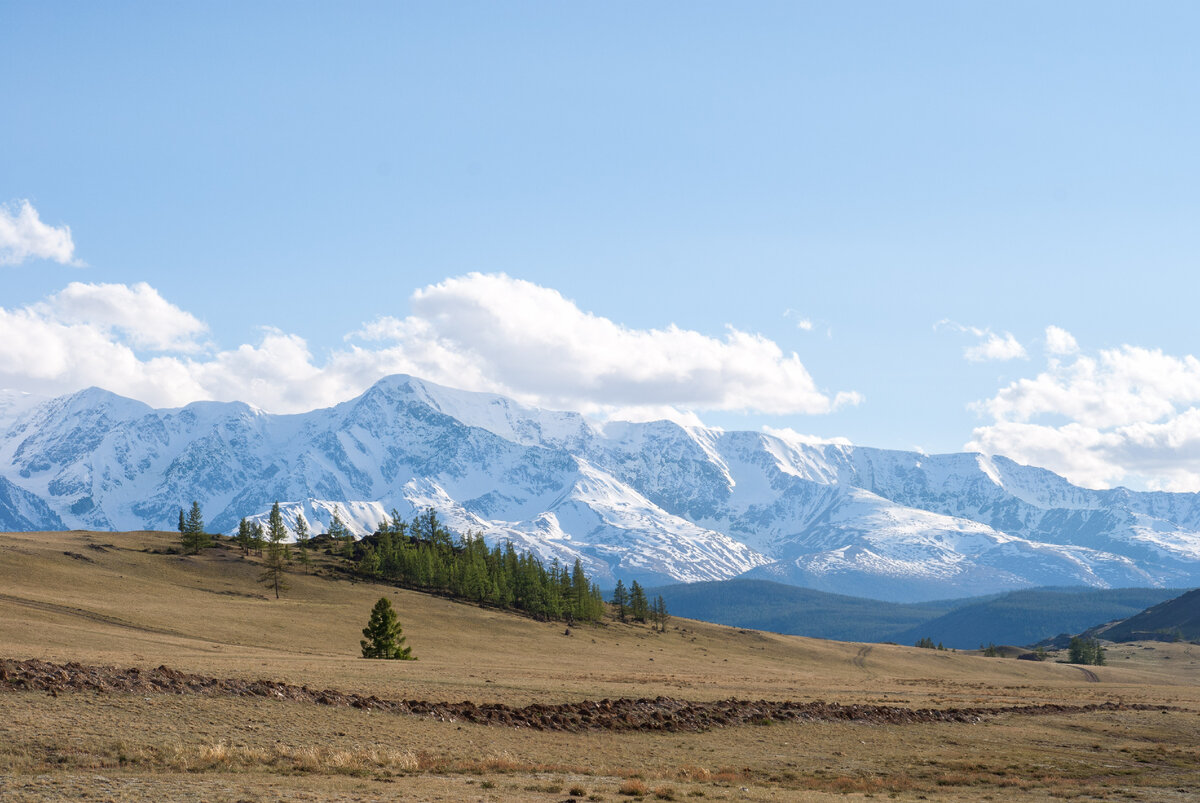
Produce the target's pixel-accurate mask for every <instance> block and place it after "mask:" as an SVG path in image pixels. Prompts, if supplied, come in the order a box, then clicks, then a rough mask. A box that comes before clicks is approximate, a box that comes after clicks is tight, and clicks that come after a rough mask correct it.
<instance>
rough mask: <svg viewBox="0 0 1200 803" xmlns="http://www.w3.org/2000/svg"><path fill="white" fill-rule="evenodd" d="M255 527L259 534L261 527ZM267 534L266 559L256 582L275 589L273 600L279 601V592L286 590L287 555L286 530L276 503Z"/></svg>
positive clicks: (272, 510)
mask: <svg viewBox="0 0 1200 803" xmlns="http://www.w3.org/2000/svg"><path fill="white" fill-rule="evenodd" d="M256 525H257V527H258V531H259V532H260V533H261V532H262V525H261V524H257V522H256ZM269 534H270V539H269V540H268V542H267V558H266V560H265V561H263V570H262V573H261V574H260V575H259V576H258V581H259V582H260V583H263V584H265V585H266V586H267V588H273V589H275V599H279V592H280V591H287V590H288V582H287V577H286V574H287V555H286V552H285V544H284V541H283V539H284V538H286V537H287V528H285V527H284V526H283V516H282V515H281V514H280V512H279V503H278V502H276V503H275V506H274V507H273V508H271V519H270V529H269Z"/></svg>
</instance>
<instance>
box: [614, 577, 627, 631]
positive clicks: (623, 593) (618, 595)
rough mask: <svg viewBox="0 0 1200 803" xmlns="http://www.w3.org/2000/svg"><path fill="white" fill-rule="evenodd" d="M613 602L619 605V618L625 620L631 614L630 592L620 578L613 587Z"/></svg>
mask: <svg viewBox="0 0 1200 803" xmlns="http://www.w3.org/2000/svg"><path fill="white" fill-rule="evenodd" d="M612 604H613V605H616V606H617V618H618V619H620V620H621V621H622V622H624V621H625V617H626V616H627V615H628V614H629V592H628V591H627V590H626V589H625V583H624V582H622V581H620V580H618V581H617V587H616V588H614V589H613V595H612Z"/></svg>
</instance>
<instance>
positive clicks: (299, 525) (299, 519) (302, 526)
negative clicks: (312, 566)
mask: <svg viewBox="0 0 1200 803" xmlns="http://www.w3.org/2000/svg"><path fill="white" fill-rule="evenodd" d="M296 547H297V549H299V551H300V565H301V566H303V567H304V573H305V574H308V565H309V563H310V562H311V561H310V560H309V558H308V521H306V520H305V518H304V514H303V513H297V514H296Z"/></svg>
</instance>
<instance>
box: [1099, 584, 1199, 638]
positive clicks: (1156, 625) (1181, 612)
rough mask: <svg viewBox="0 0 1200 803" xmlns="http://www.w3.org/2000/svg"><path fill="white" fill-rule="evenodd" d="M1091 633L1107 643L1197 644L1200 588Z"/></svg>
mask: <svg viewBox="0 0 1200 803" xmlns="http://www.w3.org/2000/svg"><path fill="white" fill-rule="evenodd" d="M1093 632H1094V633H1095V634H1096V635H1098V636H1100V637H1101V638H1105V639H1108V640H1109V641H1141V640H1150V639H1167V640H1171V641H1173V640H1176V639H1183V640H1186V641H1200V588H1198V589H1195V590H1193V591H1189V592H1187V593H1186V594H1183V595H1182V596H1178V597H1175V598H1174V599H1170V600H1167V601H1166V602H1162V603H1159V604H1158V605H1155V606H1154V607H1152V608H1147V609H1146V610H1144V611H1142V612H1141V613H1138V614H1135V615H1133V616H1130V617H1129V618H1128V619H1124V620H1122V621H1120V622H1117V623H1116V624H1115V625H1112V626H1110V627H1099V628H1096V629H1095V630H1094V631H1093Z"/></svg>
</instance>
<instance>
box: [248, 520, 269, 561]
mask: <svg viewBox="0 0 1200 803" xmlns="http://www.w3.org/2000/svg"><path fill="white" fill-rule="evenodd" d="M250 542H251V543H252V544H254V551H255V552H256V553H257V554H258V556H259V557H260V558H261V557H262V553H263V547H264V546H266V543H267V537H266V535H265V534H264V533H263V526H262V522H261V521H255V522H251V523H250Z"/></svg>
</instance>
